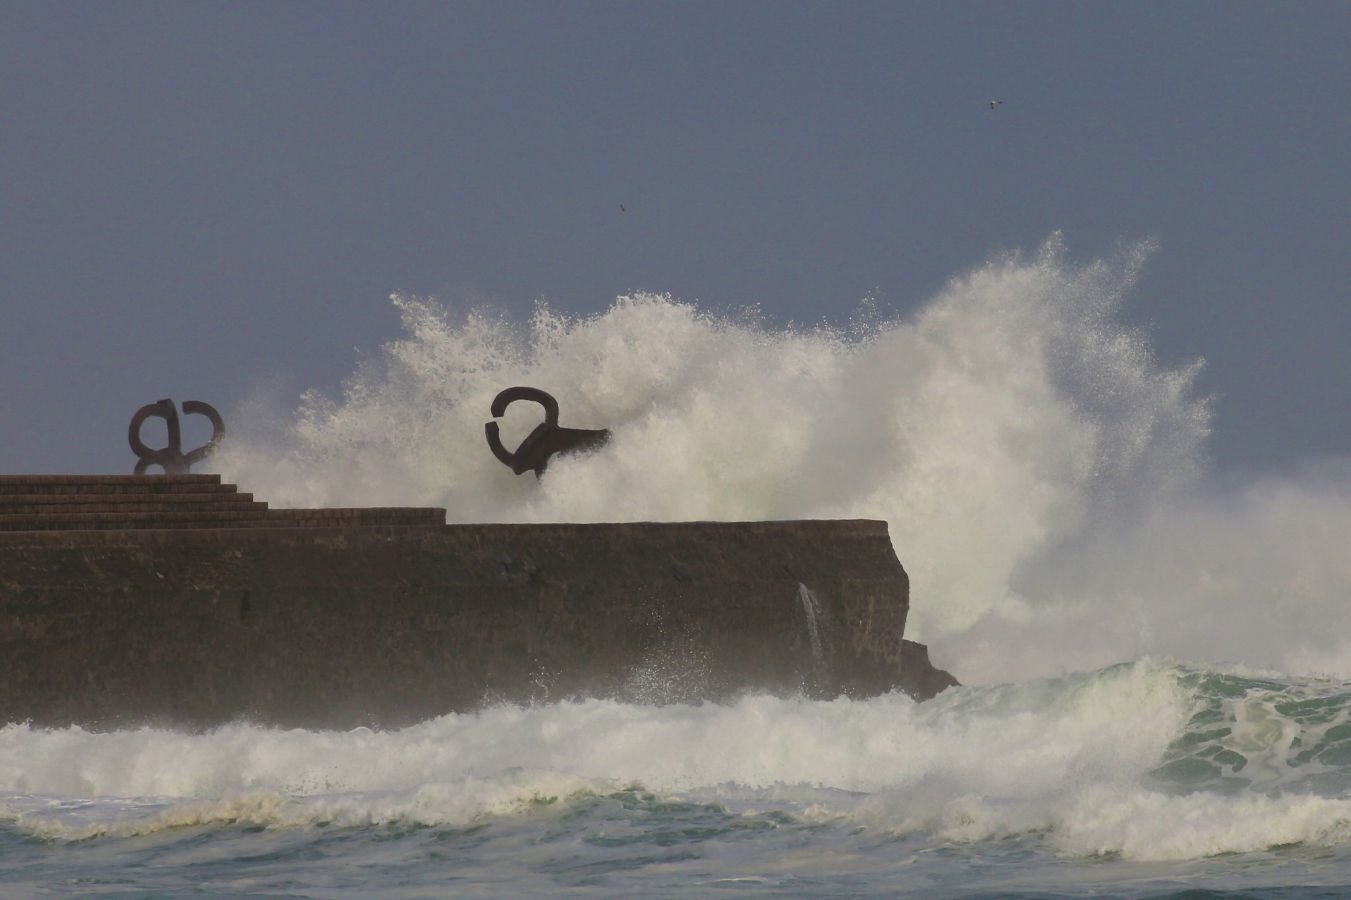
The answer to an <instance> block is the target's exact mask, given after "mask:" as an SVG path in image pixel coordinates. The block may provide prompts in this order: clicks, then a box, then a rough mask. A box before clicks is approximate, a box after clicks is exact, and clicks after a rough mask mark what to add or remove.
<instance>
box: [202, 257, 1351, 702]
mask: <svg viewBox="0 0 1351 900" xmlns="http://www.w3.org/2000/svg"><path fill="white" fill-rule="evenodd" d="M1150 249H1151V248H1150V247H1149V246H1148V245H1145V244H1139V245H1133V246H1130V247H1128V248H1126V249H1124V250H1122V251H1120V252H1119V253H1118V254H1117V255H1115V256H1113V257H1111V258H1108V259H1103V260H1097V261H1091V262H1088V263H1075V262H1072V261H1070V260H1069V259H1068V258H1067V255H1066V253H1065V251H1064V249H1063V247H1062V246H1061V244H1060V241H1059V239H1058V238H1053V239H1052V240H1051V241H1049V242H1048V243H1047V245H1046V246H1044V247H1043V248H1042V249H1041V250H1040V251H1039V252H1038V253H1037V254H1035V255H1032V256H1028V257H1022V256H1016V255H1015V256H1010V257H1007V258H1001V259H997V260H994V261H992V262H990V263H988V264H986V265H985V266H983V267H981V268H979V269H976V270H975V271H972V272H970V273H968V274H966V275H963V276H961V277H959V278H956V279H954V280H953V281H952V282H951V283H949V284H948V285H947V286H946V287H945V288H944V289H943V290H942V291H941V292H939V294H938V295H937V296H936V297H934V298H932V299H931V300H930V301H929V302H928V303H927V304H926V305H925V306H924V307H923V308H921V309H920V310H919V311H918V312H917V313H915V314H913V315H908V316H905V317H902V318H887V317H884V316H881V315H879V314H878V313H877V311H876V310H875V309H873V308H871V307H869V306H868V305H867V304H864V305H863V306H861V307H860V310H859V312H858V314H857V315H856V316H855V318H854V320H853V321H851V322H849V323H847V324H846V325H843V326H840V325H820V326H815V327H779V326H772V325H767V324H765V323H764V322H762V321H759V320H757V319H756V317H755V316H753V315H742V316H732V315H719V314H714V313H710V312H708V311H705V310H701V309H700V308H699V307H698V306H697V305H695V304H693V303H689V302H683V301H681V300H678V299H674V298H671V297H669V296H662V295H654V294H635V295H632V296H626V297H621V298H619V299H618V300H617V301H615V303H614V304H613V305H611V306H610V308H608V309H607V310H605V311H604V312H602V313H599V314H596V315H592V316H585V317H573V316H567V315H561V314H558V313H555V312H552V311H550V310H548V309H547V308H543V307H541V308H540V309H538V310H537V312H536V314H535V315H534V317H533V319H532V320H531V321H530V322H529V324H528V326H521V325H519V324H516V323H512V322H510V321H508V320H506V319H505V318H503V317H500V316H497V315H495V314H494V313H492V312H491V311H484V310H482V309H480V310H475V311H470V312H462V311H456V310H454V309H451V308H447V307H446V306H443V305H441V304H439V303H438V302H435V301H432V300H424V299H419V298H412V297H404V296H396V297H395V298H393V299H394V303H395V305H396V306H397V307H398V309H399V311H400V313H401V316H402V319H403V327H404V334H403V336H402V337H400V338H399V339H397V340H394V341H392V342H389V343H388V344H386V345H385V346H383V347H382V348H380V349H379V350H378V351H377V352H375V353H373V354H372V355H370V356H369V357H368V358H366V359H365V360H364V362H363V363H362V365H361V366H360V367H359V369H358V370H357V372H356V373H355V374H354V375H353V376H352V378H351V379H350V380H349V381H348V382H347V383H346V385H345V386H344V388H343V391H342V393H341V396H339V397H336V398H333V397H326V396H322V395H320V394H318V393H315V392H311V393H307V394H306V395H304V397H303V398H302V401H301V403H300V408H299V410H298V412H297V413H296V414H295V417H294V424H293V425H290V426H287V427H286V428H285V429H284V430H283V431H282V432H281V433H280V436H277V435H275V434H274V435H272V436H270V437H263V436H258V435H255V436H252V437H251V436H250V435H249V433H248V428H249V427H250V426H249V425H248V423H247V419H248V418H249V416H244V417H243V418H244V419H245V420H246V421H245V422H243V423H241V424H242V425H243V427H242V428H239V429H236V430H235V433H234V436H232V438H230V439H227V441H228V442H227V444H226V445H225V446H224V447H223V448H222V450H221V451H220V454H219V455H218V457H217V459H216V464H217V466H218V468H219V469H220V471H222V472H223V473H224V474H225V475H226V476H227V477H228V478H230V480H233V481H237V482H239V483H241V484H243V485H246V486H247V489H249V490H251V491H253V492H255V493H256V494H257V495H258V496H259V497H261V498H264V499H267V500H269V501H271V502H272V503H273V504H274V505H280V506H310V505H344V506H352V505H435V506H444V507H446V508H447V510H448V518H449V520H450V521H451V522H547V521H574V522H576V521H638V520H757V519H794V518H874V519H884V520H886V521H887V522H888V524H889V526H890V533H891V538H892V543H893V545H894V546H895V548H896V552H897V555H898V556H899V558H900V559H901V561H902V563H903V564H904V565H905V567H906V569H907V571H908V572H909V574H910V576H911V591H912V593H911V613H910V623H909V626H908V634H907V637H914V638H916V639H920V640H925V641H927V642H928V643H929V644H930V647H931V650H932V653H933V657H934V659H935V661H936V662H937V663H938V664H940V665H942V666H944V667H946V668H950V669H951V670H952V671H953V672H954V673H956V674H957V675H958V677H960V678H962V679H963V680H964V681H966V682H968V683H972V682H992V681H1007V680H1017V679H1022V678H1026V677H1032V676H1037V675H1045V674H1054V673H1057V672H1062V671H1066V670H1084V669H1092V668H1097V667H1100V666H1104V665H1107V664H1110V663H1112V662H1115V661H1118V660H1123V659H1133V658H1138V657H1141V656H1147V655H1158V656H1171V657H1176V658H1180V659H1186V660H1193V661H1212V662H1219V661H1226V660H1242V661H1243V662H1244V663H1246V664H1249V665H1257V666H1271V667H1274V668H1279V669H1282V670H1284V671H1290V672H1308V671H1324V672H1333V673H1340V672H1351V642H1349V641H1346V640H1343V639H1342V638H1340V637H1339V635H1348V634H1351V627H1349V626H1351V603H1347V602H1346V601H1347V600H1348V599H1351V555H1348V554H1346V553H1345V547H1346V546H1347V545H1348V540H1349V539H1351V468H1348V467H1344V466H1337V465H1328V466H1325V467H1324V468H1323V469H1322V470H1321V471H1320V472H1318V473H1316V474H1314V473H1301V474H1299V475H1292V476H1290V477H1286V478H1272V479H1269V480H1266V481H1262V482H1260V483H1253V484H1250V485H1246V486H1240V487H1239V488H1237V489H1231V490H1227V491H1220V490H1218V489H1216V488H1214V487H1213V486H1212V485H1211V484H1210V483H1209V481H1208V480H1207V479H1206V477H1205V474H1206V473H1205V451H1206V442H1207V440H1208V434H1209V419H1210V411H1209V405H1208V402H1207V398H1205V397H1203V396H1200V395H1199V393H1198V390H1197V387H1196V384H1195V381H1196V375H1197V373H1198V371H1199V368H1200V361H1199V360H1197V361H1195V362H1192V363H1189V364H1186V365H1183V366H1180V367H1168V366H1164V365H1161V364H1160V363H1159V362H1158V361H1157V360H1156V359H1155V358H1154V357H1153V356H1152V354H1151V352H1150V349H1149V346H1148V340H1147V335H1145V334H1144V333H1142V332H1140V331H1138V330H1136V329H1133V328H1131V327H1128V326H1127V325H1126V324H1124V323H1123V321H1122V318H1121V317H1120V315H1119V307H1120V306H1121V304H1122V302H1123V300H1124V299H1125V298H1126V297H1127V295H1128V293H1129V291H1130V289H1131V288H1132V285H1133V283H1134V280H1135V277H1136V274H1137V272H1138V271H1139V269H1140V267H1141V266H1142V265H1143V264H1144V263H1145V261H1146V259H1147V257H1148V255H1149V252H1150ZM518 384H519V385H532V386H536V387H541V388H544V389H545V390H547V391H549V392H551V393H553V394H554V395H555V396H556V397H557V398H558V400H559V403H560V407H561V410H562V415H561V417H560V423H561V424H563V425H565V426H569V427H577V428H601V427H604V428H608V429H610V431H611V432H612V435H613V438H612V440H611V441H610V443H609V444H608V445H607V446H605V447H604V448H602V449H600V450H598V451H595V452H592V453H589V454H585V455H578V456H572V457H561V458H555V459H554V460H553V461H552V462H551V463H550V467H549V471H548V472H547V474H546V475H545V477H544V478H543V479H541V480H538V481H537V480H536V479H535V478H534V477H532V476H529V475H527V476H524V477H517V476H514V475H513V474H512V473H511V472H510V471H509V470H508V469H507V468H506V467H504V466H502V465H501V464H500V463H499V462H498V461H497V460H496V459H495V458H494V457H493V456H492V454H491V453H489V451H488V448H487V446H486V443H485V441H484V437H483V423H484V422H485V421H487V420H488V419H489V418H490V415H489V411H488V410H489V405H490V404H491V401H492V398H493V397H494V396H495V395H496V394H497V392H498V391H500V390H501V389H503V388H505V387H509V386H511V385H518ZM235 418H236V419H239V418H240V417H239V416H236V417H235ZM538 418H539V409H538V407H536V406H535V405H534V404H529V403H517V404H513V405H512V406H511V407H510V408H509V410H508V414H507V416H506V418H505V421H504V424H503V439H504V442H505V443H506V444H507V446H508V447H511V446H513V445H514V444H515V443H516V442H518V441H519V440H520V439H521V438H523V437H524V436H525V434H527V433H528V431H529V430H530V428H532V427H533V426H534V424H535V423H536V422H537V421H538Z"/></svg>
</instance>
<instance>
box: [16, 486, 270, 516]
mask: <svg viewBox="0 0 1351 900" xmlns="http://www.w3.org/2000/svg"><path fill="white" fill-rule="evenodd" d="M232 486H233V485H232ZM252 501H253V494H249V493H241V492H239V491H216V492H214V493H203V492H201V491H180V492H175V493H160V492H148V491H137V492H134V493H133V492H122V493H108V494H103V493H98V492H81V493H78V494H43V493H37V494H0V512H5V511H12V510H13V508H14V507H16V506H42V507H46V508H47V509H49V510H50V511H52V512H59V511H61V510H63V509H64V510H67V511H72V512H73V511H75V510H73V509H72V508H73V507H75V506H78V505H81V504H88V503H99V504H107V505H114V506H117V507H118V508H122V507H132V506H140V505H143V504H148V503H154V504H166V505H171V506H185V507H186V505H188V504H203V503H210V504H217V503H249V502H252Z"/></svg>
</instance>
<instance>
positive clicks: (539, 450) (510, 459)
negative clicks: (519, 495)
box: [483, 387, 610, 478]
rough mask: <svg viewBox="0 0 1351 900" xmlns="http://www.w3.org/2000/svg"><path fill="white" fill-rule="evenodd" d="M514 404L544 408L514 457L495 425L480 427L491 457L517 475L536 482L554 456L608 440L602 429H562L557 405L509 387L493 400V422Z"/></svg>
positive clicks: (531, 391)
mask: <svg viewBox="0 0 1351 900" xmlns="http://www.w3.org/2000/svg"><path fill="white" fill-rule="evenodd" d="M517 400H533V401H534V402H535V403H538V404H539V405H540V406H542V407H544V421H543V422H541V423H540V424H538V425H536V426H535V430H534V431H532V432H530V434H529V436H528V437H526V439H525V440H523V441H521V445H520V446H519V447H517V448H516V451H515V452H514V453H513V452H511V451H508V450H507V448H506V447H504V446H502V438H501V436H500V435H499V433H498V428H497V423H496V422H487V423H485V424H484V426H483V431H484V433H485V434H486V435H487V437H488V447H489V448H490V449H491V450H492V451H493V456H496V457H497V458H498V459H499V460H501V461H502V464H503V465H504V466H506V467H507V468H509V469H511V471H513V472H515V473H516V474H517V475H520V474H522V473H524V472H527V471H531V470H534V473H535V477H536V478H538V477H539V476H541V475H543V474H544V469H545V467H546V466H548V464H549V457H550V456H553V455H554V454H555V453H573V452H577V451H579V450H593V449H595V448H597V447H601V446H603V445H604V444H605V442H606V441H608V440H609V439H610V432H609V431H607V430H606V429H604V428H598V429H591V428H564V427H562V426H561V425H559V424H558V401H557V400H555V399H554V398H553V397H552V396H550V395H549V394H547V393H545V392H544V391H541V390H540V389H539V388H532V387H509V388H507V389H506V390H505V391H502V392H501V393H500V394H498V395H497V396H496V397H494V398H493V405H492V413H493V418H495V419H496V418H500V417H501V416H502V415H504V414H505V413H506V411H507V407H508V406H510V405H511V404H512V403H514V402H516V401H517Z"/></svg>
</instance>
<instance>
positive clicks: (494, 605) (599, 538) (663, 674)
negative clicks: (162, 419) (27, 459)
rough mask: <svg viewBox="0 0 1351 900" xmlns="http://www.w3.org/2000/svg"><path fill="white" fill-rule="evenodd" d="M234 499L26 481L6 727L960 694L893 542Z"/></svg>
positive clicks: (14, 496) (4, 511)
mask: <svg viewBox="0 0 1351 900" xmlns="http://www.w3.org/2000/svg"><path fill="white" fill-rule="evenodd" d="M444 520H445V513H444V511H443V510H439V509H398V508H396V509H359V510H272V509H269V508H267V505H266V504H265V503H259V502H258V501H255V500H254V499H253V498H252V497H251V496H249V495H248V494H244V493H240V492H239V491H238V490H237V489H235V487H234V486H233V485H226V484H221V483H220V481H219V479H218V478H217V477H216V476H200V475H185V476H139V477H132V476H127V477H119V476H106V477H104V476H82V477H71V476H19V477H15V476H9V477H0V722H20V721H29V722H32V723H33V724H34V725H40V726H61V725H68V724H79V725H83V726H86V727H92V728H101V729H106V728H123V727H129V726H135V725H142V724H160V725H170V726H174V727H186V728H193V729H201V728H209V727H212V726H215V725H219V724H223V723H225V722H229V721H233V720H239V719H248V720H251V721H256V722H260V723H264V724H270V725H277V726H283V727H309V728H352V727H355V726H358V725H366V726H372V727H398V726H401V725H407V724H411V723H414V722H417V721H421V720H424V719H426V718H429V717H431V716H435V715H440V714H444V713H447V712H452V711H460V712H464V711H471V710H473V709H476V708H479V707H481V706H482V705H483V704H485V703H494V702H512V703H528V702H541V701H556V700H560V699H566V698H571V697H613V698H619V699H626V700H635V701H640V702H654V703H664V702H697V701H702V700H713V701H720V700H728V699H731V698H733V697H735V696H736V695H737V694H739V693H742V692H744V691H747V690H762V691H772V692H777V693H795V692H802V693H805V694H806V695H808V696H812V697H834V696H838V695H841V694H845V695H850V696H860V697H861V696H871V695H875V694H878V693H883V692H886V691H889V690H893V689H898V688H899V689H903V690H907V691H909V692H911V693H912V694H913V695H915V696H917V697H921V698H922V697H925V696H929V695H931V694H933V693H936V692H937V691H938V690H941V689H942V688H943V687H945V686H947V685H948V684H952V683H955V682H953V680H952V679H951V676H949V675H947V673H944V672H941V671H938V670H936V669H933V668H932V667H931V666H930V665H929V664H928V659H927V655H926V654H925V652H924V649H923V647H922V646H920V645H917V644H912V643H911V642H908V641H903V640H902V635H903V633H904V627H905V618H906V613H907V610H908V605H909V597H908V593H909V585H908V579H907V577H906V574H905V571H904V570H903V569H902V567H901V565H900V563H899V561H898V560H897V558H896V555H895V553H894V552H893V550H892V547H891V542H890V540H889V538H888V536H887V529H886V524H885V523H883V522H873V521H800V522H747V523H707V522H696V523H630V524H593V525H581V524H550V525H445V524H444Z"/></svg>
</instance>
